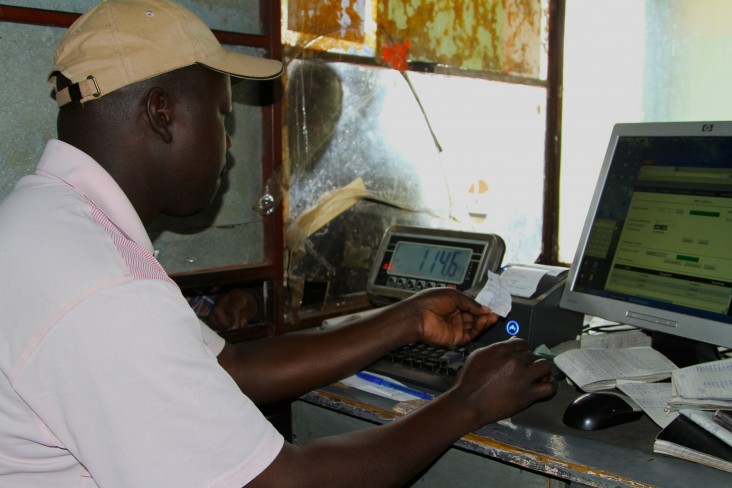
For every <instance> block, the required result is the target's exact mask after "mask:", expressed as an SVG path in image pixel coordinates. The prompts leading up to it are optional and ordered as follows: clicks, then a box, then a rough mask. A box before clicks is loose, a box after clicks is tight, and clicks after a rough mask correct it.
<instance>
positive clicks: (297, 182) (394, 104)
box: [283, 60, 546, 313]
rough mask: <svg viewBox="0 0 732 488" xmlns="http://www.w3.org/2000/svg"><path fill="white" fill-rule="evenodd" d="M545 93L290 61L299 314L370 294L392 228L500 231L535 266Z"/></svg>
mask: <svg viewBox="0 0 732 488" xmlns="http://www.w3.org/2000/svg"><path fill="white" fill-rule="evenodd" d="M545 98H546V91H545V89H544V88H543V87H529V86H523V85H512V84H507V83H499V82H492V81H486V80H479V79H471V78H461V77H450V76H444V75H435V74H426V73H401V72H399V71H396V70H391V69H384V68H374V67H364V66H356V65H352V64H347V63H324V62H318V61H304V60H296V61H293V62H291V63H290V64H289V65H288V71H287V96H286V103H287V107H286V118H285V130H286V132H285V135H286V138H285V140H286V152H287V154H286V157H285V162H286V165H287V167H288V168H289V174H287V175H284V176H283V178H284V179H285V180H286V182H287V183H286V185H285V186H286V187H288V188H289V191H288V192H287V205H286V212H287V215H286V220H287V222H286V225H287V228H286V236H287V246H288V249H287V251H288V256H289V258H290V261H289V270H288V283H289V285H290V290H291V291H292V297H293V301H294V302H293V304H291V305H292V309H291V310H292V311H294V312H295V313H296V312H297V310H298V308H299V306H300V303H301V301H302V302H305V303H306V305H307V304H316V305H321V304H323V303H326V304H334V303H338V302H339V301H340V300H342V299H344V298H345V297H348V296H349V295H351V294H358V293H363V292H364V291H365V288H366V283H367V280H368V272H369V269H370V266H371V263H372V259H373V255H374V253H375V251H376V248H377V246H378V243H379V240H380V238H381V236H382V234H383V232H384V230H385V229H386V227H387V226H388V225H390V224H394V223H411V224H417V225H424V226H431V227H444V228H455V229H465V230H474V231H479V232H487V233H497V234H499V235H501V236H502V237H503V238H504V240H505V241H506V244H507V252H506V259H504V262H508V261H532V262H533V261H534V260H535V259H536V257H537V256H538V255H539V252H540V247H541V242H540V236H541V220H542V204H543V201H542V198H543V184H544V172H543V167H544V133H545V108H544V107H545ZM329 197H330V198H329ZM344 202H345V204H344ZM344 208H345V210H344ZM313 214H315V215H317V216H318V217H319V218H320V219H321V221H319V222H317V223H316V224H314V223H313V221H312V220H311V219H309V218H308V217H310V216H312V215H313ZM321 224H322V225H321ZM309 301H310V303H308V302H309Z"/></svg>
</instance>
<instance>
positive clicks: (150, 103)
mask: <svg viewBox="0 0 732 488" xmlns="http://www.w3.org/2000/svg"><path fill="white" fill-rule="evenodd" d="M145 102H146V106H145V108H146V113H147V121H148V124H149V125H150V128H151V129H152V130H153V131H155V133H156V134H158V136H160V139H161V140H162V141H163V142H164V143H166V144H170V143H171V142H172V141H173V101H172V100H171V98H170V96H169V95H168V93H167V92H166V91H165V90H163V89H162V88H153V89H152V90H150V91H149V92H148V94H147V98H146V99H145Z"/></svg>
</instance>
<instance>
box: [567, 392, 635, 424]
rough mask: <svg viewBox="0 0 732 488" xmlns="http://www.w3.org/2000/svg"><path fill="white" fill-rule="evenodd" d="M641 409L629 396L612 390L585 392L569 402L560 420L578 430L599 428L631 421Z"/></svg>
mask: <svg viewBox="0 0 732 488" xmlns="http://www.w3.org/2000/svg"><path fill="white" fill-rule="evenodd" d="M642 416H643V410H642V409H641V408H640V407H639V406H638V405H637V404H636V403H635V402H634V401H633V400H631V399H630V398H629V397H627V396H625V395H622V394H620V393H615V392H612V391H596V392H592V393H585V394H583V395H581V396H579V397H578V398H577V399H576V400H575V401H573V402H572V403H570V404H569V406H568V407H567V409H566V410H565V411H564V417H563V418H562V420H563V421H564V423H565V424H566V425H568V426H569V427H574V428H575V429H580V430H600V429H606V428H608V427H613V426H615V425H620V424H624V423H627V422H632V421H633V420H638V419H639V418H641V417H642Z"/></svg>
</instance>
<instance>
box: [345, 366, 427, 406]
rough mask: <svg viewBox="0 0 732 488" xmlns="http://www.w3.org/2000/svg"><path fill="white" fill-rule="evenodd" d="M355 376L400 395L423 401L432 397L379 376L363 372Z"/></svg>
mask: <svg viewBox="0 0 732 488" xmlns="http://www.w3.org/2000/svg"><path fill="white" fill-rule="evenodd" d="M356 376H357V377H358V378H361V379H362V380H365V381H368V382H369V383H373V384H375V385H379V386H383V387H385V388H391V389H392V390H396V391H401V392H402V393H407V394H408V395H412V396H415V397H417V398H422V399H423V400H432V395H430V394H428V393H425V392H423V391H419V390H415V389H414V388H409V387H408V386H404V385H400V384H399V383H395V382H393V381H389V380H387V379H386V378H382V377H381V376H376V375H373V374H369V373H365V372H363V371H360V372H358V373H356Z"/></svg>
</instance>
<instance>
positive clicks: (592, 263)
mask: <svg viewBox="0 0 732 488" xmlns="http://www.w3.org/2000/svg"><path fill="white" fill-rule="evenodd" d="M731 298H732V122H709V123H695V122H673V123H639V124H618V125H616V126H615V128H614V129H613V132H612V135H611V139H610V144H609V146H608V150H607V153H606V156H605V160H604V163H603V166H602V169H601V171H600V176H599V180H598V184H597V187H596V189H595V193H594V196H593V198H592V202H591V204H590V208H589V212H588V215H587V220H586V221H585V225H584V228H583V231H582V235H581V237H580V242H579V246H578V248H577V252H576V254H575V257H574V260H573V262H572V266H571V268H570V272H569V276H568V279H567V283H566V286H565V289H564V292H563V295H562V299H561V306H562V307H564V308H568V309H570V310H575V311H579V312H583V313H585V314H588V315H591V316H596V317H601V318H604V319H607V320H611V321H616V322H620V323H623V324H629V325H633V326H637V327H640V328H644V329H648V330H650V331H655V332H662V333H665V334H670V335H672V336H678V337H681V338H686V339H690V340H693V341H700V342H703V343H708V344H712V345H717V346H725V347H732V313H731V312H730V302H731Z"/></svg>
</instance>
